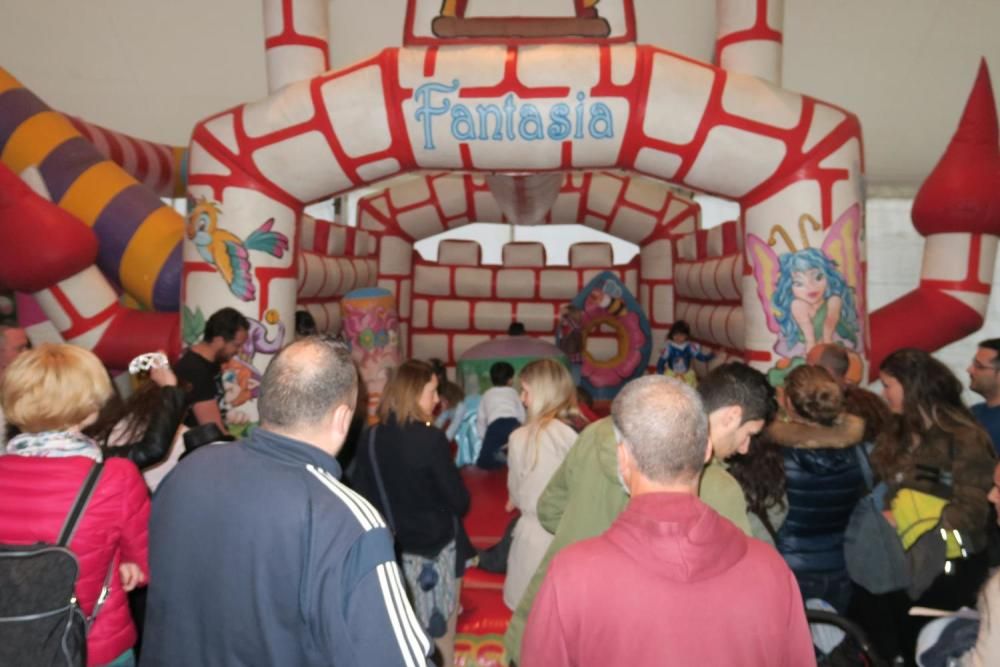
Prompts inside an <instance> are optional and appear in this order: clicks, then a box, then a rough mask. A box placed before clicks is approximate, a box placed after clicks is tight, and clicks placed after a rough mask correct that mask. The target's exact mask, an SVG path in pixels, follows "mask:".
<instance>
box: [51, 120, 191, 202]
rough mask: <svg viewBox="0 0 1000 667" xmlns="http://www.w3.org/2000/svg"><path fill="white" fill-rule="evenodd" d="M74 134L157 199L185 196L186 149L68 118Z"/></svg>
mask: <svg viewBox="0 0 1000 667" xmlns="http://www.w3.org/2000/svg"><path fill="white" fill-rule="evenodd" d="M67 118H68V119H69V122H71V123H72V124H73V127H75V128H76V130H77V132H79V133H80V134H82V135H83V137H84V138H85V139H86V140H87V141H89V142H90V143H91V144H93V145H94V148H96V149H97V151H98V152H99V153H100V154H101V155H103V156H104V157H105V158H107V159H109V160H111V161H112V162H114V163H115V164H117V165H118V166H119V167H121V168H122V169H123V170H124V171H125V173H127V174H128V175H129V176H131V177H132V178H134V179H136V180H137V181H139V182H140V183H142V184H143V185H145V186H146V187H147V188H149V189H150V190H151V191H152V192H153V193H154V194H156V196H157V197H167V198H170V199H177V198H180V197H183V196H184V193H185V190H186V187H187V183H186V182H185V178H186V173H185V172H186V170H187V148H185V147H184V146H168V145H167V144H159V143H156V142H153V141H146V140H145V139H137V138H135V137H132V136H129V135H127V134H123V133H121V132H115V131H114V130H109V129H107V128H105V127H101V126H100V125H94V124H93V123H88V122H87V121H85V120H83V119H82V118H76V117H74V116H67Z"/></svg>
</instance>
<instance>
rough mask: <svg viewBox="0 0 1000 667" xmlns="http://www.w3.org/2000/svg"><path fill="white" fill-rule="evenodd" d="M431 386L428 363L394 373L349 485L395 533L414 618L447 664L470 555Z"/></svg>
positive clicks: (456, 479)
mask: <svg viewBox="0 0 1000 667" xmlns="http://www.w3.org/2000/svg"><path fill="white" fill-rule="evenodd" d="M437 388H438V379H437V377H436V376H435V374H434V369H433V368H432V367H431V365H430V364H428V363H425V362H423V361H416V360H411V361H407V362H405V363H404V364H403V365H402V366H400V367H399V369H398V370H397V371H396V375H395V377H393V379H392V380H391V381H390V382H389V384H388V386H386V388H385V392H384V393H383V394H382V400H381V402H380V404H379V407H378V417H379V420H380V421H379V424H378V425H377V426H374V427H372V429H371V430H370V431H369V432H367V433H365V434H363V435H362V438H361V442H360V447H359V450H358V453H357V455H356V456H355V468H354V470H353V473H352V476H351V482H352V485H353V486H354V488H355V489H356V490H357V491H358V492H360V493H361V494H362V495H363V496H365V498H367V499H368V500H369V501H370V502H371V503H372V504H373V505H375V506H376V507H378V508H379V509H380V510H381V511H382V514H383V516H385V518H386V521H387V522H388V524H389V526H390V528H392V529H393V531H394V532H395V535H396V547H397V550H399V551H401V552H402V556H401V562H402V565H403V574H404V576H405V578H406V582H407V584H408V587H409V589H410V593H411V595H412V597H413V601H414V607H415V609H416V612H417V618H419V619H420V622H421V624H422V625H423V627H424V628H425V629H426V630H427V632H428V634H430V635H431V636H432V637H435V643H436V644H437V646H438V651H439V654H440V655H439V657H440V658H441V659H442V664H444V665H451V664H452V662H453V654H454V641H455V622H456V619H457V615H458V595H459V591H460V589H461V577H462V575H463V574H464V572H465V569H464V568H465V561H466V560H467V559H468V558H470V557H472V556H473V555H474V554H475V551H474V549H473V548H472V545H471V544H470V543H469V541H468V537H467V536H466V535H465V531H464V529H463V528H462V516H463V515H464V514H465V513H466V511H467V510H468V509H469V492H468V491H467V490H466V488H465V485H464V484H463V483H462V478H461V477H460V476H459V474H458V469H457V468H456V467H455V464H454V462H453V460H452V458H451V453H450V450H449V448H448V441H447V439H446V437H445V435H444V432H443V431H441V430H440V429H437V428H435V427H434V426H433V424H432V419H433V417H432V416H431V415H432V414H433V412H434V406H435V405H437V402H438V394H437Z"/></svg>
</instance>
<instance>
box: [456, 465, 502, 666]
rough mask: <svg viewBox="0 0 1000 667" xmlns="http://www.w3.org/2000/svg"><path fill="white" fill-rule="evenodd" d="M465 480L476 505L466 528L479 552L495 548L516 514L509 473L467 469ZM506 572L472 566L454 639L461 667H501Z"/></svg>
mask: <svg viewBox="0 0 1000 667" xmlns="http://www.w3.org/2000/svg"><path fill="white" fill-rule="evenodd" d="M461 472H462V479H463V480H464V481H465V486H466V488H467V489H469V495H470V496H471V503H470V506H469V513H468V514H466V515H465V530H466V532H467V533H468V534H469V539H470V540H472V544H474V545H475V546H476V548H477V549H485V548H487V547H491V546H493V545H494V544H496V543H497V542H499V541H500V538H501V537H503V531H504V529H505V528H506V527H507V524H508V523H509V522H510V520H511V518H512V517H513V516H514V513H513V512H505V511H504V509H503V508H504V505H505V504H506V503H507V470H506V469H504V470H493V471H485V470H480V469H478V468H475V467H473V466H467V467H465V468H462V471H461ZM503 580H504V576H503V575H502V574H493V573H491V572H484V571H483V570H480V569H479V568H470V569H469V570H468V571H466V573H465V578H464V579H463V581H462V596H461V602H462V613H461V614H459V617H458V626H457V630H456V637H455V665H456V667H501V665H504V664H506V663H505V662H504V661H503V633H504V632H506V631H507V624H508V623H509V622H510V617H511V612H510V610H509V609H507V606H506V605H505V604H504V603H503Z"/></svg>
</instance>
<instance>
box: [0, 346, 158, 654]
mask: <svg viewBox="0 0 1000 667" xmlns="http://www.w3.org/2000/svg"><path fill="white" fill-rule="evenodd" d="M111 394H112V388H111V381H110V380H109V378H108V374H107V372H106V371H105V369H104V366H103V365H101V362H100V361H99V360H98V359H97V357H95V356H94V355H93V354H92V353H90V352H88V351H86V350H84V349H82V348H79V347H74V346H72V345H42V346H40V347H38V348H36V349H34V350H29V351H28V352H25V353H23V354H22V355H21V356H19V357H18V358H17V359H16V360H15V361H14V362H13V363H12V364H11V365H10V366H9V367H8V368H7V371H6V373H5V374H4V377H3V382H2V384H0V402H2V404H3V410H4V413H5V414H6V415H7V419H8V421H9V422H10V423H11V424H13V425H14V426H16V427H17V428H18V429H20V431H21V433H20V435H17V436H16V437H14V438H11V440H10V442H8V443H7V445H6V456H0V542H4V543H6V544H34V543H37V542H47V543H55V542H56V540H57V535H58V534H59V532H60V528H61V527H62V525H63V522H64V521H65V519H66V516H67V514H68V513H69V511H70V508H71V507H72V506H73V504H74V501H75V499H76V497H77V494H78V493H79V491H80V489H81V487H82V486H83V484H84V480H85V479H86V478H87V477H88V476H89V475H90V474H91V471H92V469H93V468H94V466H95V465H96V464H97V463H99V462H102V461H103V455H102V453H101V448H100V447H99V446H98V444H97V443H96V442H95V441H94V440H92V439H91V438H88V437H87V436H85V435H84V434H83V433H82V431H83V429H85V428H86V427H87V426H89V425H90V424H92V423H93V422H94V420H95V419H97V415H98V412H99V411H100V410H101V408H102V406H103V405H104V404H105V402H106V401H107V400H108V398H109V397H110V396H111ZM98 474H99V476H98V479H97V484H96V487H95V488H94V492H93V495H92V496H91V498H90V501H89V502H88V504H87V506H86V508H85V510H84V512H83V514H82V518H81V520H80V522H79V524H78V526H77V530H76V532H75V533H74V534H73V536H72V539H71V540H70V542H69V545H68V546H69V549H70V551H72V552H73V553H74V554H75V555H76V557H77V559H78V561H79V563H80V574H79V576H78V578H77V581H76V597H77V600H78V601H79V604H80V607H81V608H82V610H83V613H84V614H85V615H86V616H88V617H90V616H93V615H95V614H96V618H94V620H93V624H92V625H91V626H90V631H89V632H88V633H87V664H88V665H91V666H93V665H113V666H115V667H119V666H128V665H134V664H135V658H134V655H133V653H132V646H133V644H134V643H135V640H136V630H135V626H134V625H133V623H132V618H131V616H130V615H129V608H128V603H127V600H126V596H125V593H126V592H127V591H130V590H132V589H133V588H135V587H136V586H137V585H140V584H142V583H144V582H145V580H146V579H147V577H148V571H149V568H148V565H147V560H148V544H147V524H148V522H149V493H148V491H147V490H146V485H145V484H144V483H143V480H142V477H141V476H140V475H139V471H138V469H137V468H136V467H135V464H134V463H132V462H131V461H129V460H128V459H126V458H109V459H108V460H107V461H104V462H103V467H102V468H101V469H100V471H99V473H98ZM104 589H107V590H106V592H105V590H104ZM99 600H104V602H103V605H101V604H100V603H99ZM98 612H99V613H98ZM8 657H9V656H8Z"/></svg>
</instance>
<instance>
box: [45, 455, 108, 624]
mask: <svg viewBox="0 0 1000 667" xmlns="http://www.w3.org/2000/svg"><path fill="white" fill-rule="evenodd" d="M103 470H104V463H103V462H101V461H95V462H94V465H93V466H91V467H90V470H89V471H88V472H87V477H86V478H85V479H84V480H83V484H82V485H81V486H80V490H79V491H78V492H77V494H76V500H74V501H73V506H72V507H71V508H70V510H69V514H68V515H67V516H66V521H65V522H64V523H63V527H62V530H60V531H59V540H58V541H57V542H56V544H58V545H59V546H60V547H63V548H68V547H69V543H70V542H71V541H73V534H74V533H76V529H77V526H79V525H80V520H81V519H82V518H83V512H84V510H86V509H87V505H88V504H89V503H90V499H91V497H93V495H94V490H95V489H96V488H97V482H98V480H99V479H100V477H101V472H102V471H103ZM114 574H115V559H114V557H113V556H112V558H111V563H110V564H109V565H108V571H107V573H105V575H104V583H103V584H102V585H101V592H100V594H99V595H98V596H97V602H96V603H94V609H93V611H92V612H91V613H90V616H88V617H87V622H86V628H87V631H88V632H89V631H90V628H91V626H92V625H93V624H94V621H95V620H97V614H98V613H100V611H101V607H103V606H104V603H105V602H106V601H107V599H108V597H109V596H110V595H111V580H112V577H114Z"/></svg>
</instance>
